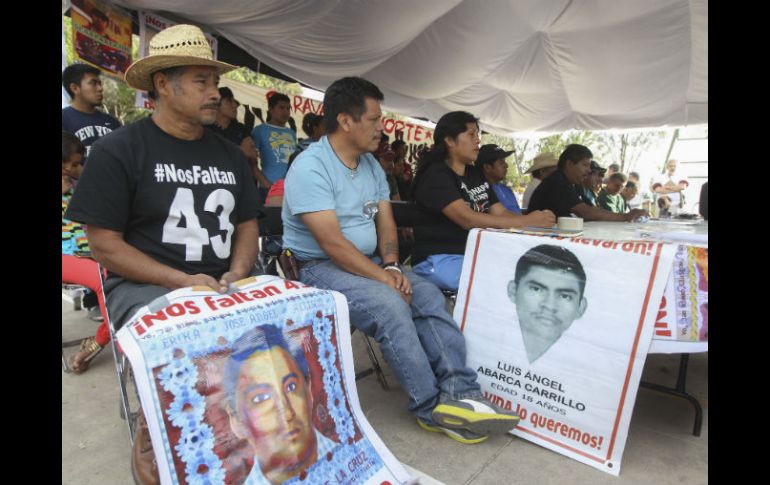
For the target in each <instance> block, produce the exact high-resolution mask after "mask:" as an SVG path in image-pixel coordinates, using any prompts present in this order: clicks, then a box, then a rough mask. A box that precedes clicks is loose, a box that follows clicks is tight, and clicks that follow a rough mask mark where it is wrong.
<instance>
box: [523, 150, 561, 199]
mask: <svg viewBox="0 0 770 485" xmlns="http://www.w3.org/2000/svg"><path fill="white" fill-rule="evenodd" d="M556 162H557V160H556V156H555V155H554V154H553V153H551V152H546V153H541V154H540V155H538V156H536V157H535V159H534V160H533V161H532V166H531V167H529V170H527V171H526V172H524V173H531V174H532V180H531V181H530V182H529V185H527V188H526V189H525V190H524V195H523V196H522V200H521V208H522V210H525V211H526V210H527V207H528V206H529V199H531V198H532V194H533V193H534V192H535V189H536V188H537V186H538V185H540V182H542V181H543V180H545V178H546V177H548V176H549V175H551V174H552V173H554V172H555V171H556Z"/></svg>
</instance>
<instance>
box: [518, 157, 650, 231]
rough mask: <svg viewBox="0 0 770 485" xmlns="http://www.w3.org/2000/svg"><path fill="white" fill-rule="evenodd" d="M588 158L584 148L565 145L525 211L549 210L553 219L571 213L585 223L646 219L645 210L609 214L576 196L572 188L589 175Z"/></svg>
mask: <svg viewBox="0 0 770 485" xmlns="http://www.w3.org/2000/svg"><path fill="white" fill-rule="evenodd" d="M591 158H593V153H591V150H589V149H588V147H585V146H583V145H578V144H572V145H568V146H567V147H566V148H565V149H564V151H563V152H562V154H561V156H559V163H558V164H557V170H556V172H555V173H554V174H553V175H551V176H550V177H548V178H547V179H545V180H544V181H543V182H542V183H541V184H540V186H539V187H538V188H537V189H535V193H534V194H532V199H531V200H530V203H529V206H528V207H527V211H528V212H532V211H535V210H545V209H549V210H551V211H553V213H554V214H556V217H557V218H558V217H570V216H571V215H572V214H574V215H576V216H577V217H581V218H583V219H584V220H586V221H617V222H630V221H633V220H634V219H636V218H637V217H640V216H647V215H648V214H647V211H645V210H641V209H634V210H632V211H630V212H627V213H625V214H613V213H612V212H609V211H606V210H604V209H601V208H599V207H592V206H590V205H588V204H587V203H586V202H585V201H584V200H583V199H582V198H581V197H580V193H579V192H578V190H577V188H576V186H579V185H580V184H581V182H582V181H583V178H584V177H585V176H586V175H588V174H589V173H590V172H591Z"/></svg>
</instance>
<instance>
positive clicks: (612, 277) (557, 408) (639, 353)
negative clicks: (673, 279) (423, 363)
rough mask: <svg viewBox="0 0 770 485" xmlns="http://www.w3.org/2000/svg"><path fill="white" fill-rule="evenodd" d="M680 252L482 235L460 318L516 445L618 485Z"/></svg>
mask: <svg viewBox="0 0 770 485" xmlns="http://www.w3.org/2000/svg"><path fill="white" fill-rule="evenodd" d="M675 249H676V245H672V244H664V243H660V242H642V241H622V242H615V241H603V240H594V239H587V238H582V237H574V238H563V237H544V236H527V235H520V234H512V233H508V232H498V231H491V230H478V229H474V230H472V231H471V232H470V235H469V237H468V244H467V246H466V252H465V259H464V262H463V270H462V276H461V278H460V290H459V292H458V295H457V302H456V305H455V310H454V318H455V320H456V321H457V322H458V324H459V325H460V327H461V330H462V332H463V334H464V335H465V341H466V345H467V351H468V357H467V363H468V366H469V367H471V368H473V369H474V370H476V372H477V374H478V377H479V384H480V385H481V387H482V390H483V391H484V393H485V394H486V395H487V397H488V398H489V399H490V400H491V401H492V402H494V403H496V404H498V405H500V406H502V407H503V408H505V409H512V410H516V411H517V412H518V414H519V416H520V417H521V422H520V423H519V425H518V426H517V427H516V428H515V429H514V430H513V431H512V433H513V434H514V435H516V436H519V437H521V438H524V439H526V440H529V441H532V442H534V443H537V444H539V445H541V446H544V447H546V448H548V449H551V450H553V451H556V452H558V453H561V454H564V455H566V456H569V457H571V458H573V459H576V460H578V461H580V462H582V463H585V464H588V465H591V466H593V467H595V468H598V469H600V470H603V471H605V472H607V473H610V474H612V475H615V476H617V475H618V474H619V473H620V463H621V458H622V456H623V449H624V447H625V442H626V437H627V435H628V426H629V422H630V419H631V412H632V410H633V406H634V402H635V400H636V392H637V389H638V386H639V380H640V378H641V373H642V368H643V366H644V361H645V358H646V355H647V350H648V348H649V347H650V342H651V339H652V336H653V330H654V326H655V318H656V316H657V313H658V308H659V302H660V301H661V297H662V295H663V290H664V288H665V286H666V283H667V281H668V276H669V272H670V271H671V268H672V261H673V256H674V251H675Z"/></svg>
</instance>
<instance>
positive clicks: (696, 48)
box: [116, 0, 708, 133]
mask: <svg viewBox="0 0 770 485" xmlns="http://www.w3.org/2000/svg"><path fill="white" fill-rule="evenodd" d="M116 3H117V4H120V5H123V6H126V7H129V8H132V9H137V10H149V11H155V12H157V13H162V12H170V13H172V14H174V15H176V16H177V17H181V18H184V19H189V21H191V22H192V23H195V24H198V25H201V26H203V27H204V28H209V29H210V30H212V31H214V32H216V33H219V34H221V35H222V36H224V37H226V38H227V39H229V40H230V41H231V42H233V43H234V44H236V45H238V46H239V47H241V48H243V49H244V50H246V51H247V52H249V53H250V54H251V55H253V56H254V57H256V58H258V59H261V60H262V61H263V62H265V63H267V64H269V65H270V66H272V67H273V68H275V69H277V70H278V71H281V72H283V73H284V74H286V75H288V76H291V77H293V78H294V79H297V80H299V81H301V82H302V83H304V84H306V85H308V86H311V87H314V88H316V89H319V90H322V91H323V90H325V89H326V87H327V86H329V84H331V83H332V82H333V81H334V80H335V79H338V78H340V77H343V76H362V77H364V78H366V79H368V80H370V81H372V82H374V83H375V84H377V86H379V88H380V89H381V90H382V91H383V93H384V94H385V101H384V103H383V104H384V106H385V108H387V109H388V110H391V111H394V112H398V113H402V114H405V115H409V116H414V117H424V118H428V119H431V120H434V121H435V120H437V119H438V118H439V117H440V116H441V115H442V114H444V113H446V112H448V111H453V110H465V111H469V112H471V113H473V114H474V115H476V116H478V117H479V118H480V119H481V121H482V126H483V127H484V128H485V129H488V130H490V131H494V132H498V133H511V132H516V131H565V130H569V129H582V130H599V129H610V128H637V127H649V126H660V125H664V124H668V125H683V124H698V123H707V122H708V1H707V0H626V1H620V2H615V1H608V0H550V1H546V0H419V1H415V0H389V1H377V0H316V1H309V0H259V1H256V2H255V1H253V0H217V1H211V0H117V1H116Z"/></svg>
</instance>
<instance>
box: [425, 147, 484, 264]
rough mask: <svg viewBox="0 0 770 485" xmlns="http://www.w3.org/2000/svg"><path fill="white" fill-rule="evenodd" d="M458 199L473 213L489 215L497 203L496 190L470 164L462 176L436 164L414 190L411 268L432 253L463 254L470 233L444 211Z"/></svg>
mask: <svg viewBox="0 0 770 485" xmlns="http://www.w3.org/2000/svg"><path fill="white" fill-rule="evenodd" d="M457 199H462V200H464V201H465V203H466V204H468V207H470V208H471V209H472V210H474V211H476V212H484V213H489V209H490V208H491V207H492V206H493V205H494V204H496V203H498V200H497V196H496V195H495V191H494V190H492V187H491V186H490V185H489V183H488V182H487V181H486V180H485V179H484V176H483V175H482V174H481V172H480V171H479V170H478V169H477V168H476V167H474V166H473V165H469V166H466V167H465V175H464V176H462V177H460V176H459V175H457V174H456V173H454V171H452V169H451V168H449V166H447V164H446V163H437V162H434V163H433V164H431V165H430V166H429V167H428V168H427V171H426V172H425V174H424V175H423V176H422V177H421V178H420V181H419V185H418V186H417V187H415V190H414V200H415V203H416V207H417V210H416V211H415V218H414V246H413V247H412V265H413V266H414V265H416V264H419V263H421V262H422V261H424V260H425V259H426V258H427V257H428V256H430V255H433V254H464V253H465V242H466V241H467V239H468V231H467V230H466V229H463V228H462V227H460V226H458V225H457V224H455V223H454V222H452V220H451V219H449V218H448V217H447V216H445V215H444V213H443V212H441V209H443V208H444V207H446V206H448V205H449V204H451V203H452V202H454V201H456V200H457Z"/></svg>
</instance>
